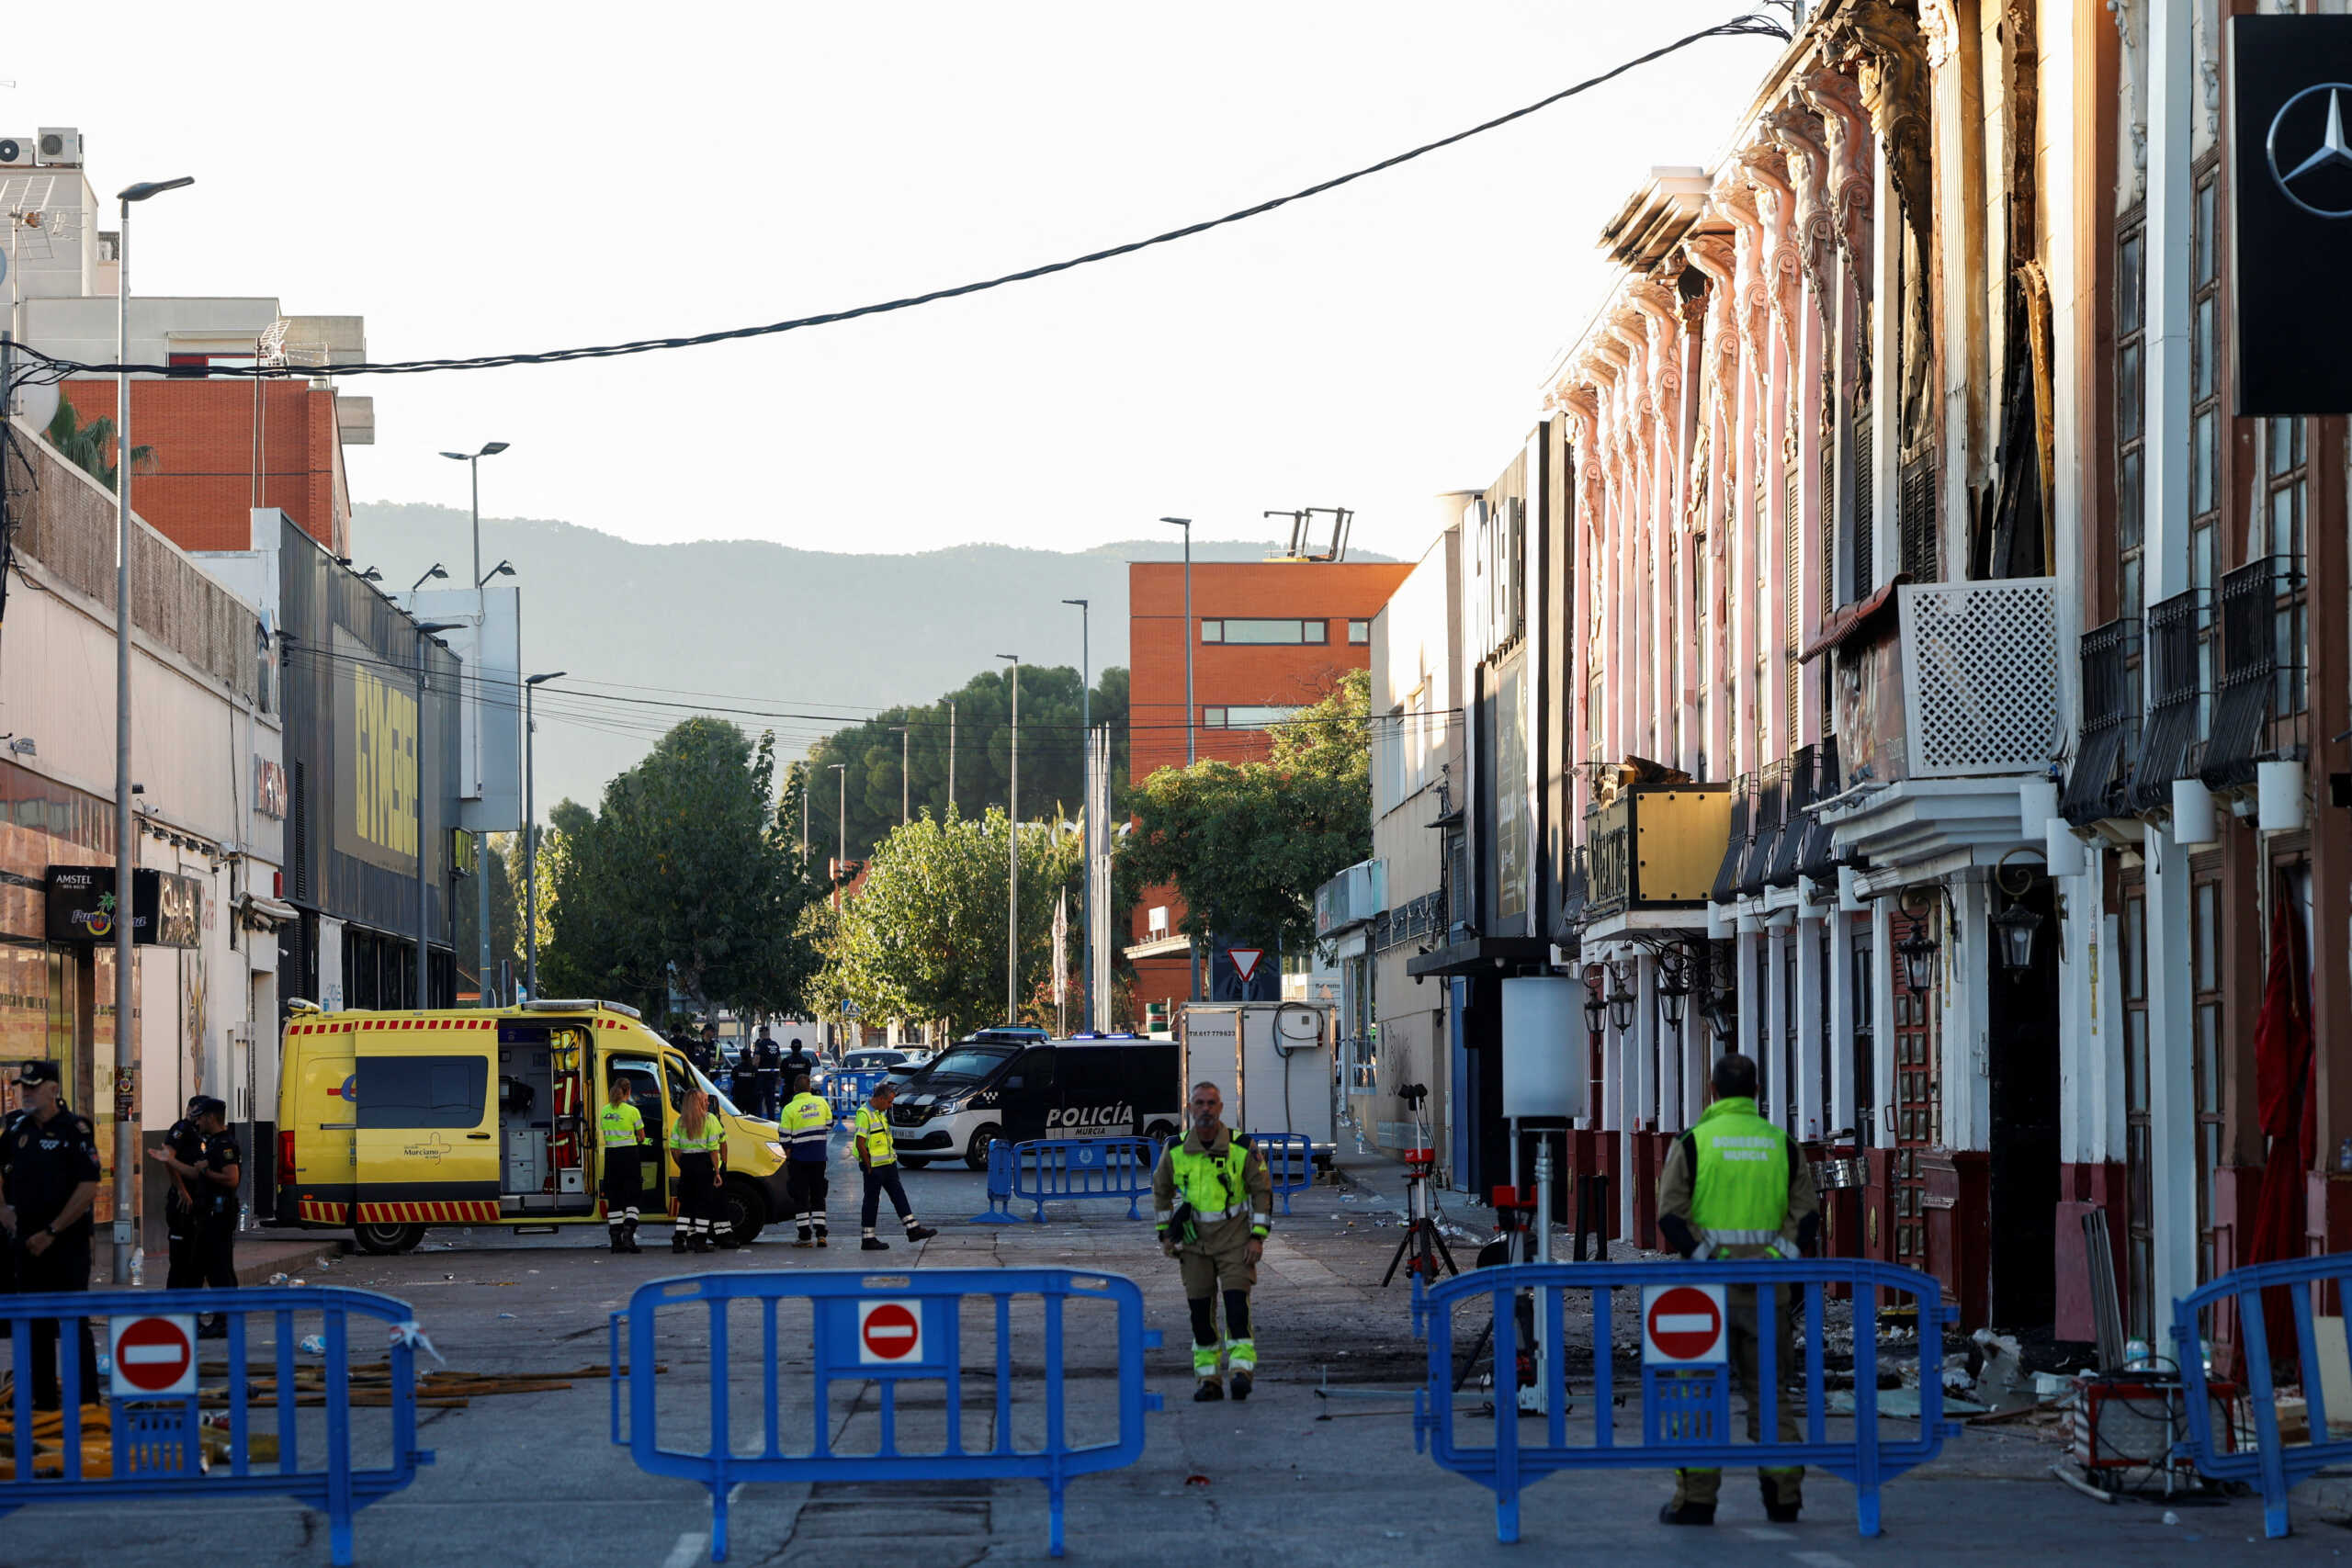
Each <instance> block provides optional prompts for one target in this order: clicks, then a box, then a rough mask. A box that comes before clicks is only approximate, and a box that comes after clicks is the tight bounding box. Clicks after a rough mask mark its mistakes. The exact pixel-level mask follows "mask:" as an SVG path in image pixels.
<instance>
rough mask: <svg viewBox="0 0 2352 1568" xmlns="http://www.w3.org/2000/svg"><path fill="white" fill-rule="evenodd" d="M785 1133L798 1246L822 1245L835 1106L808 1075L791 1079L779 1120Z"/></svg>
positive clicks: (786, 1170) (788, 1193) (787, 1189)
mask: <svg viewBox="0 0 2352 1568" xmlns="http://www.w3.org/2000/svg"><path fill="white" fill-rule="evenodd" d="M779 1127H780V1130H781V1131H782V1132H783V1134H784V1146H785V1168H784V1176H785V1192H786V1201H787V1202H789V1203H790V1204H791V1205H792V1217H793V1219H794V1221H795V1222H796V1223H797V1224H798V1225H799V1227H800V1235H799V1239H798V1240H797V1241H795V1242H794V1243H793V1244H792V1245H793V1246H795V1247H823V1246H825V1245H826V1240H825V1196H826V1192H827V1190H828V1188H829V1185H830V1184H829V1183H828V1182H827V1180H826V1179H825V1162H826V1158H827V1156H829V1155H830V1154H831V1145H832V1141H833V1108H832V1106H831V1104H830V1103H828V1102H827V1100H826V1099H825V1097H824V1096H823V1095H821V1094H818V1093H816V1092H815V1091H813V1090H812V1089H809V1075H808V1074H807V1073H802V1074H801V1075H800V1076H799V1077H796V1078H794V1079H793V1080H792V1100H791V1102H790V1103H788V1104H787V1105H786V1106H785V1108H784V1116H783V1119H782V1121H781V1122H780V1123H779Z"/></svg>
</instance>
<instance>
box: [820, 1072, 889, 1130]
mask: <svg viewBox="0 0 2352 1568" xmlns="http://www.w3.org/2000/svg"><path fill="white" fill-rule="evenodd" d="M889 1076H890V1075H889V1074H888V1072H885V1071H882V1070H881V1069H879V1068H873V1067H865V1068H860V1069H859V1070H858V1071H856V1072H854V1073H852V1072H835V1073H828V1074H826V1075H825V1101H826V1103H827V1104H829V1105H831V1107H832V1108H833V1116H834V1118H835V1119H836V1120H839V1119H841V1118H844V1117H850V1116H854V1115H856V1114H857V1108H858V1107H859V1106H861V1105H863V1104H865V1101H866V1099H867V1097H868V1096H870V1095H872V1094H873V1092H874V1086H875V1085H876V1084H878V1083H880V1082H881V1081H882V1080H883V1079H884V1078H887V1077H889Z"/></svg>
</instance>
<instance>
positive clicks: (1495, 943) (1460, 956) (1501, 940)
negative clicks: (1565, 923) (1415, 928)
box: [1405, 936, 1552, 976]
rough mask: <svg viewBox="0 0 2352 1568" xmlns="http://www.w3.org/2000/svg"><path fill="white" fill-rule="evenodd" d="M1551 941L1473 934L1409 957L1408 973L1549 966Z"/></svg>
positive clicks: (1465, 971) (1421, 973)
mask: <svg viewBox="0 0 2352 1568" xmlns="http://www.w3.org/2000/svg"><path fill="white" fill-rule="evenodd" d="M1551 962H1552V944H1551V943H1550V942H1547V941H1545V940H1544V938H1542V937H1540V936H1474V937H1465V938H1464V939H1463V940H1462V941H1460V942H1454V943H1452V944H1451V945H1449V946H1446V947H1441V948H1439V949H1438V950H1437V951H1436V952H1434V953H1422V954H1421V955H1420V956H1419V957H1418V958H1413V959H1408V961H1407V962H1406V964H1405V973H1406V974H1408V975H1421V976H1427V975H1475V974H1482V973H1485V972H1487V971H1488V970H1510V969H1512V968H1518V967H1525V966H1527V965H1530V964H1532V965H1536V966H1539V967H1541V966H1548V965H1549V964H1551Z"/></svg>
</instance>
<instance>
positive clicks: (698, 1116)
mask: <svg viewBox="0 0 2352 1568" xmlns="http://www.w3.org/2000/svg"><path fill="white" fill-rule="evenodd" d="M670 1156H671V1157H672V1158H673V1159H674V1160H676V1161H677V1164H678V1184H677V1195H678V1223H677V1224H675V1225H673V1226H672V1227H671V1230H670V1250H671V1251H673V1252H686V1251H694V1252H708V1251H709V1250H710V1249H711V1246H712V1244H713V1243H715V1242H716V1241H718V1236H719V1233H720V1232H722V1231H725V1230H728V1229H729V1226H728V1223H727V1201H726V1199H725V1198H724V1197H723V1196H722V1194H723V1192H724V1191H725V1183H726V1180H727V1129H726V1128H725V1127H724V1126H723V1125H722V1124H721V1123H720V1122H719V1120H718V1112H717V1111H713V1110H712V1109H711V1108H710V1096H709V1095H707V1094H705V1093H704V1092H703V1091H702V1090H701V1089H688V1090H686V1098H685V1102H684V1104H682V1105H680V1106H679V1107H678V1119H677V1121H676V1122H673V1124H672V1125H671V1128H670Z"/></svg>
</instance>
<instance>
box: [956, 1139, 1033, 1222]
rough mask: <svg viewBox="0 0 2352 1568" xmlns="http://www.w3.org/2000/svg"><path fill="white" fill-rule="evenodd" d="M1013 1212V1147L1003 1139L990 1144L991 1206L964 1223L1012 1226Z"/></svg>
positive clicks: (993, 1140) (1015, 1216)
mask: <svg viewBox="0 0 2352 1568" xmlns="http://www.w3.org/2000/svg"><path fill="white" fill-rule="evenodd" d="M1019 1217H1020V1216H1018V1215H1016V1214H1015V1213H1013V1212H1012V1145H1011V1144H1008V1143H1006V1142H1005V1141H1004V1140H1003V1139H1002V1138H995V1139H991V1140H990V1141H989V1206H988V1207H987V1208H986V1209H984V1210H982V1211H981V1212H980V1213H977V1214H974V1215H973V1216H972V1217H971V1218H970V1219H968V1220H966V1221H965V1222H964V1223H965V1224H967V1225H1001V1224H1011V1223H1012V1221H1014V1220H1015V1219H1017V1218H1019Z"/></svg>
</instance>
